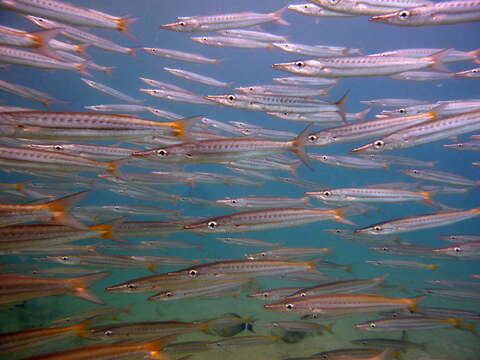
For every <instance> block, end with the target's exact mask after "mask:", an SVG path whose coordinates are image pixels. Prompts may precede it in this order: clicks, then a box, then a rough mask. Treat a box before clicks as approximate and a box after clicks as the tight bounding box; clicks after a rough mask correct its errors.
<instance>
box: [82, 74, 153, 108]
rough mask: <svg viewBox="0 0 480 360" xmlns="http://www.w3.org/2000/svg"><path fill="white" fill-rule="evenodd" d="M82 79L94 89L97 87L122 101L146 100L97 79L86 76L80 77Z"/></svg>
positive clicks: (135, 101)
mask: <svg viewBox="0 0 480 360" xmlns="http://www.w3.org/2000/svg"><path fill="white" fill-rule="evenodd" d="M80 80H82V81H83V82H84V83H85V84H87V85H88V86H90V87H92V88H94V89H97V90H99V91H101V92H104V93H105V94H108V95H110V96H113V97H115V98H117V99H120V100H122V101H125V102H129V103H137V104H138V103H141V102H143V101H144V100H138V99H134V98H132V97H131V96H129V95H127V94H124V93H122V92H121V91H118V90H116V89H113V88H111V87H109V86H107V85H104V84H101V83H99V82H96V81H92V80H88V79H85V78H80Z"/></svg>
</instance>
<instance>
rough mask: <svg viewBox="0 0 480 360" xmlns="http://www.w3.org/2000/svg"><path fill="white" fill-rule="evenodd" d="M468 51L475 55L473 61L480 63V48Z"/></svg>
mask: <svg viewBox="0 0 480 360" xmlns="http://www.w3.org/2000/svg"><path fill="white" fill-rule="evenodd" d="M468 53H469V54H470V55H472V56H473V59H472V62H473V63H474V64H480V58H479V56H480V48H478V49H475V50H472V51H469V52H468Z"/></svg>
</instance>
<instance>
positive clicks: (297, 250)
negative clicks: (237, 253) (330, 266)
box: [245, 246, 332, 260]
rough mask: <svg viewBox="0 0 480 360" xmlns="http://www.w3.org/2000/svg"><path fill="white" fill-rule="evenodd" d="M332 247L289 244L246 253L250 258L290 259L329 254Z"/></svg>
mask: <svg viewBox="0 0 480 360" xmlns="http://www.w3.org/2000/svg"><path fill="white" fill-rule="evenodd" d="M331 250H332V249H331V248H315V247H311V246H288V247H278V248H275V249H271V250H264V251H259V252H256V253H251V254H245V257H246V258H247V259H250V260H256V259H290V258H297V257H302V256H313V255H320V254H327V253H329V252H330V251H331Z"/></svg>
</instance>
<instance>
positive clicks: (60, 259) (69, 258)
mask: <svg viewBox="0 0 480 360" xmlns="http://www.w3.org/2000/svg"><path fill="white" fill-rule="evenodd" d="M46 259H47V260H50V261H53V262H57V263H60V264H64V265H80V262H81V261H80V258H78V257H76V256H73V255H61V256H47V257H46Z"/></svg>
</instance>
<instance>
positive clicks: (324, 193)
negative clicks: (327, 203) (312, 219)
mask: <svg viewBox="0 0 480 360" xmlns="http://www.w3.org/2000/svg"><path fill="white" fill-rule="evenodd" d="M323 195H324V196H330V195H332V193H331V192H330V191H324V192H323Z"/></svg>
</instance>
